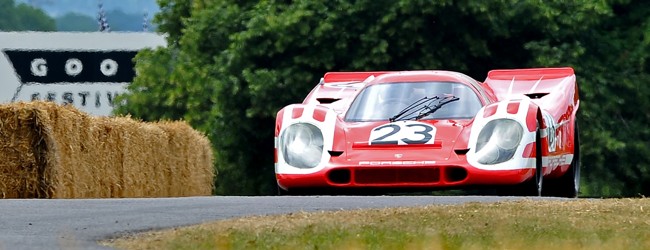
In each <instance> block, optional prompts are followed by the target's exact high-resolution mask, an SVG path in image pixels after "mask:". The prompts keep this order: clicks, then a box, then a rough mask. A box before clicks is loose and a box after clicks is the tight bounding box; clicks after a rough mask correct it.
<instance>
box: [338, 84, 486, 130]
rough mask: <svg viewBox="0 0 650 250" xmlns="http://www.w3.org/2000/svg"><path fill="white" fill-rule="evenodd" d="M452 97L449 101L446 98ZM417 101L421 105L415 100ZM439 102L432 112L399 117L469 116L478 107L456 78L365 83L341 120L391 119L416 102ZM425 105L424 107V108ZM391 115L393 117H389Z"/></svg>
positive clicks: (473, 113) (479, 104) (452, 117)
mask: <svg viewBox="0 0 650 250" xmlns="http://www.w3.org/2000/svg"><path fill="white" fill-rule="evenodd" d="M450 100H453V101H450ZM418 102H421V103H422V105H420V104H418ZM440 103H445V104H443V105H439V107H437V108H436V111H435V112H426V113H427V114H425V115H420V114H422V113H420V112H418V113H417V114H416V115H415V116H414V117H411V118H409V117H404V116H403V115H404V114H402V115H401V117H400V116H398V117H397V118H399V120H403V119H423V120H431V119H471V118H472V117H474V116H475V115H476V113H477V112H478V110H479V109H481V106H482V105H481V102H480V100H479V99H478V96H477V95H476V94H475V93H474V91H473V90H472V89H471V88H470V87H469V86H467V85H465V84H462V83H457V82H400V83H382V84H376V85H371V86H368V87H367V88H364V89H363V90H362V91H361V93H359V95H358V96H357V97H356V98H355V99H354V101H353V102H352V104H351V105H350V108H349V109H348V112H347V113H346V116H345V120H346V121H350V122H363V121H381V120H395V119H397V118H395V116H397V115H398V114H400V113H402V111H404V110H405V109H407V107H409V106H412V105H413V104H416V106H418V107H416V108H417V109H421V108H423V107H421V106H429V108H432V107H433V106H435V105H438V104H440ZM425 109H426V108H425ZM393 118H395V119H393Z"/></svg>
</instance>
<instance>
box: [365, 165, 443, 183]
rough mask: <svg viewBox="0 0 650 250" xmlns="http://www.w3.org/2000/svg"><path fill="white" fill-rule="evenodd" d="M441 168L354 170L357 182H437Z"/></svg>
mask: <svg viewBox="0 0 650 250" xmlns="http://www.w3.org/2000/svg"><path fill="white" fill-rule="evenodd" d="M439 181H440V169H439V168H361V169H355V170H354V182H355V183H357V184H361V185H363V184H399V183H436V182H439Z"/></svg>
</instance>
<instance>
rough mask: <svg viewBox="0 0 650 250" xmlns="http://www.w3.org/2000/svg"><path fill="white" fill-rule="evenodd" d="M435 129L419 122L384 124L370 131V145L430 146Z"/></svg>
mask: <svg viewBox="0 0 650 250" xmlns="http://www.w3.org/2000/svg"><path fill="white" fill-rule="evenodd" d="M435 136H436V127H434V126H431V125H429V124H426V123H421V122H413V121H406V122H395V123H389V124H384V125H381V126H379V127H376V128H374V129H372V131H370V139H369V140H368V141H369V144H370V145H382V144H394V145H406V144H432V143H433V141H434V138H435Z"/></svg>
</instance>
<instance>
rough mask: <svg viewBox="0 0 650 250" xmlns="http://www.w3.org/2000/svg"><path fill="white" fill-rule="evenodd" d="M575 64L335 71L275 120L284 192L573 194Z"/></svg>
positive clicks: (576, 175)
mask: <svg viewBox="0 0 650 250" xmlns="http://www.w3.org/2000/svg"><path fill="white" fill-rule="evenodd" d="M579 104H580V101H579V98H578V87H577V85H576V76H575V73H574V71H573V69H572V68H568V67H567V68H531V69H511V70H492V71H490V72H489V73H488V76H487V79H486V80H485V81H484V82H479V81H476V80H474V79H472V78H471V77H469V76H467V75H464V74H462V73H458V72H451V71H438V70H431V71H429V70H425V71H399V72H330V73H327V74H325V76H324V77H323V78H322V79H321V81H320V83H319V84H317V85H316V87H315V88H314V89H313V90H312V91H311V93H309V95H308V96H307V97H306V98H305V100H304V101H303V102H302V103H301V104H292V105H288V106H286V107H284V108H283V109H281V110H280V111H279V112H278V114H277V117H276V123H275V173H276V179H277V183H278V190H279V192H280V193H288V194H291V193H294V192H295V193H299V192H302V191H305V190H314V189H316V190H323V189H327V190H341V191H347V190H395V189H396V190H402V189H418V190H420V189H449V188H463V187H473V186H479V187H483V186H490V187H497V188H498V189H497V190H501V191H505V192H504V194H514V195H532V196H539V195H542V194H544V195H553V196H563V197H576V196H577V194H578V190H579V184H580V181H579V180H580V165H579V140H578V126H577V122H576V112H577V110H578V106H579Z"/></svg>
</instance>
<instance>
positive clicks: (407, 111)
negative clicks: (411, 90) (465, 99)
mask: <svg viewBox="0 0 650 250" xmlns="http://www.w3.org/2000/svg"><path fill="white" fill-rule="evenodd" d="M458 100H460V98H458V97H456V96H453V95H445V96H444V97H442V98H441V97H439V96H433V97H424V98H422V99H420V100H417V101H415V102H414V103H412V104H411V105H409V106H407V107H406V108H404V109H403V110H402V111H400V112H399V113H397V114H396V115H395V116H393V117H391V118H388V120H389V121H391V122H395V121H402V120H410V119H414V120H419V119H422V118H423V117H425V116H428V115H430V114H433V112H436V111H437V110H438V109H440V108H441V107H442V106H444V105H445V104H447V103H450V102H454V101H458ZM436 101H437V102H436ZM434 102H436V103H435V104H434ZM414 114H417V115H416V116H412V115H414Z"/></svg>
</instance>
